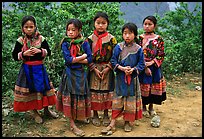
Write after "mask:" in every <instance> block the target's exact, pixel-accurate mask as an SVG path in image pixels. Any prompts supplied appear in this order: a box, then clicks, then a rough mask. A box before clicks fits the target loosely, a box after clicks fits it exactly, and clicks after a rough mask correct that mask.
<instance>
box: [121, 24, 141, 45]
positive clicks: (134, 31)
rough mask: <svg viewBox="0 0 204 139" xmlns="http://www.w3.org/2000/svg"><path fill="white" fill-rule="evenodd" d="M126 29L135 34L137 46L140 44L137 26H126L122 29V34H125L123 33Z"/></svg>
mask: <svg viewBox="0 0 204 139" xmlns="http://www.w3.org/2000/svg"><path fill="white" fill-rule="evenodd" d="M126 28H127V29H129V30H130V31H131V32H133V33H134V35H135V42H136V43H137V44H139V41H138V39H137V35H138V32H137V26H136V25H135V24H134V23H131V22H129V23H126V24H125V25H123V27H122V34H123V32H124V30H125V29H126Z"/></svg>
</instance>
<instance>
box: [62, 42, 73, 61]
mask: <svg viewBox="0 0 204 139" xmlns="http://www.w3.org/2000/svg"><path fill="white" fill-rule="evenodd" d="M62 54H63V56H64V60H65V65H69V64H71V63H72V61H73V57H72V56H71V53H70V50H69V49H68V43H67V42H64V43H62Z"/></svg>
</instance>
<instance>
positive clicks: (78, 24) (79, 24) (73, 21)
mask: <svg viewBox="0 0 204 139" xmlns="http://www.w3.org/2000/svg"><path fill="white" fill-rule="evenodd" d="M69 24H74V26H75V27H76V28H77V29H78V30H81V29H82V22H81V21H80V20H79V19H74V18H73V19H70V20H69V21H68V22H67V26H66V30H67V29H68V26H69Z"/></svg>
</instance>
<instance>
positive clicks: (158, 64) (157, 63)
mask: <svg viewBox="0 0 204 139" xmlns="http://www.w3.org/2000/svg"><path fill="white" fill-rule="evenodd" d="M153 61H154V62H155V63H156V65H157V67H160V66H161V64H162V62H159V61H158V60H157V59H156V58H154V59H153Z"/></svg>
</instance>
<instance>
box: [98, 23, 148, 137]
mask: <svg viewBox="0 0 204 139" xmlns="http://www.w3.org/2000/svg"><path fill="white" fill-rule="evenodd" d="M122 34H123V35H122V36H123V39H124V42H121V43H119V44H117V45H116V47H115V48H114V49H113V56H112V58H111V64H112V66H113V68H114V71H115V72H116V89H115V91H116V93H115V94H114V98H113V104H112V120H111V123H110V124H109V126H108V127H106V128H105V129H103V130H102V131H101V133H107V132H108V131H111V130H115V121H116V118H118V117H119V116H121V115H122V114H123V119H124V121H125V124H124V130H125V131H126V132H129V131H131V130H132V122H134V121H135V120H136V119H141V118H142V99H141V92H140V87H139V79H138V77H137V76H138V75H139V74H140V72H141V71H142V70H143V69H144V67H145V64H144V54H143V51H142V48H141V46H139V45H138V44H137V43H136V42H137V38H136V37H137V26H136V25H135V24H134V23H126V24H125V25H124V26H123V27H122ZM130 122H131V123H130Z"/></svg>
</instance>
